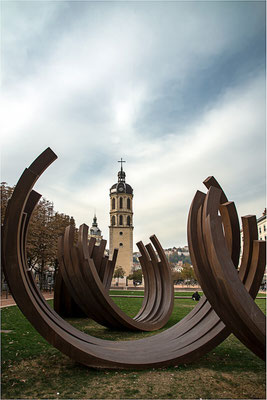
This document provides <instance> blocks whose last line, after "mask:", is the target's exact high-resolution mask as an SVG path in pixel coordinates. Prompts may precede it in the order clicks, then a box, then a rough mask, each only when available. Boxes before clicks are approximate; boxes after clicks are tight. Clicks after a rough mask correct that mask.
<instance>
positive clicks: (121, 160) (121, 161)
mask: <svg viewBox="0 0 267 400" xmlns="http://www.w3.org/2000/svg"><path fill="white" fill-rule="evenodd" d="M118 162H120V163H121V171H123V169H122V163H123V162H126V161H123V159H122V158H121V159H120V161H118Z"/></svg>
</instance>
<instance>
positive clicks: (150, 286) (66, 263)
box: [58, 224, 174, 331]
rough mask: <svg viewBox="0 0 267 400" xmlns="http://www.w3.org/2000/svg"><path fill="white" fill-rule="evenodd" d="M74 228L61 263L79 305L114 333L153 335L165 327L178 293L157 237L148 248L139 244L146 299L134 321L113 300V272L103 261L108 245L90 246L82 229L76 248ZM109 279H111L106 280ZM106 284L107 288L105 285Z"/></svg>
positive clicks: (62, 249)
mask: <svg viewBox="0 0 267 400" xmlns="http://www.w3.org/2000/svg"><path fill="white" fill-rule="evenodd" d="M73 241H74V227H73V226H72V225H70V226H68V227H67V228H66V229H65V234H64V237H61V238H60V239H59V246H58V260H59V266H60V271H61V274H62V277H63V280H64V282H65V284H66V287H67V289H68V292H69V293H70V294H71V296H72V298H73V299H74V301H75V303H76V304H78V306H79V308H80V309H81V310H82V311H83V312H84V314H86V315H87V316H88V317H91V318H92V319H94V320H95V321H96V322H98V323H99V324H101V325H104V326H107V327H108V328H113V329H129V330H142V331H153V330H156V329H160V328H161V327H163V326H164V325H165V324H166V323H167V322H168V320H169V318H170V315H171V313H172V310H173V300H174V290H173V283H172V276H171V271H170V267H169V264H168V261H167V258H166V256H165V253H164V250H163V249H162V247H161V245H160V243H159V241H158V239H157V238H156V236H155V235H154V236H151V241H152V243H153V244H154V246H155V249H156V250H157V254H158V257H159V259H160V261H158V257H157V255H156V253H155V251H154V249H153V247H152V245H151V244H148V245H147V246H146V247H145V246H144V245H143V243H142V242H139V243H137V246H138V248H139V250H140V253H141V257H140V262H141V265H142V267H143V273H144V279H145V295H144V300H143V304H142V306H141V309H140V311H139V312H138V313H137V315H136V316H135V317H134V318H130V317H129V316H128V315H126V314H125V313H124V312H122V311H121V310H120V308H119V307H118V306H117V305H116V304H115V303H114V301H113V300H112V299H111V298H110V297H109V293H108V290H107V289H109V286H110V278H111V277H112V275H110V272H112V270H113V269H114V267H113V265H112V267H113V268H110V269H106V268H105V267H106V265H107V259H106V258H104V257H103V254H104V250H105V245H106V241H105V240H102V242H101V243H100V246H94V243H93V245H91V242H90V243H89V246H88V226H87V225H85V224H83V225H81V226H80V229H79V235H78V243H77V246H76V245H74V242H73ZM94 253H95V254H96V256H95V255H94ZM106 276H107V277H106ZM104 282H105V283H106V285H105V284H104Z"/></svg>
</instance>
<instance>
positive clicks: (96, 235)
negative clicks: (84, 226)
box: [88, 215, 103, 244]
mask: <svg viewBox="0 0 267 400" xmlns="http://www.w3.org/2000/svg"><path fill="white" fill-rule="evenodd" d="M91 237H94V238H95V239H96V244H99V243H100V241H101V239H103V236H102V234H101V230H100V229H99V228H98V224H97V218H96V215H95V216H94V219H93V223H92V226H91V228H90V234H89V235H88V239H90V238H91Z"/></svg>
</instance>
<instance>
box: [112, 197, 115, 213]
mask: <svg viewBox="0 0 267 400" xmlns="http://www.w3.org/2000/svg"><path fill="white" fill-rule="evenodd" d="M114 208H115V199H114V198H113V199H112V210H114Z"/></svg>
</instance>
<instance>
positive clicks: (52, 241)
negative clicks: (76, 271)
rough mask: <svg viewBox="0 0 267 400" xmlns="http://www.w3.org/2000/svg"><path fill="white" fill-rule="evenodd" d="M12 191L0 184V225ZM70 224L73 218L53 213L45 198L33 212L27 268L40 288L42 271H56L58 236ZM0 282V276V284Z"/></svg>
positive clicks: (51, 205) (72, 222)
mask: <svg viewBox="0 0 267 400" xmlns="http://www.w3.org/2000/svg"><path fill="white" fill-rule="evenodd" d="M13 190H14V187H9V186H8V185H7V183H6V182H2V183H1V223H3V221H4V216H5V212H6V207H7V203H8V200H9V199H10V197H11V195H12V193H13ZM70 224H72V225H74V226H75V221H74V219H73V217H69V216H68V215H65V214H61V213H58V212H54V206H53V203H52V202H51V201H49V200H46V199H45V198H41V199H40V201H39V203H38V204H37V206H36V207H35V210H34V211H33V214H32V218H31V221H30V224H29V231H28V237H27V262H28V266H29V267H30V268H32V269H34V270H35V271H36V272H37V273H38V274H39V277H40V278H41V279H40V287H41V288H42V285H43V279H42V278H43V276H44V271H45V270H47V269H49V267H51V266H52V267H53V268H54V269H55V272H56V270H57V267H58V261H57V242H58V236H59V235H61V234H63V233H64V230H65V228H66V227H67V226H68V225H70ZM76 236H77V230H76ZM2 281H3V280H2V275H1V283H2Z"/></svg>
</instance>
